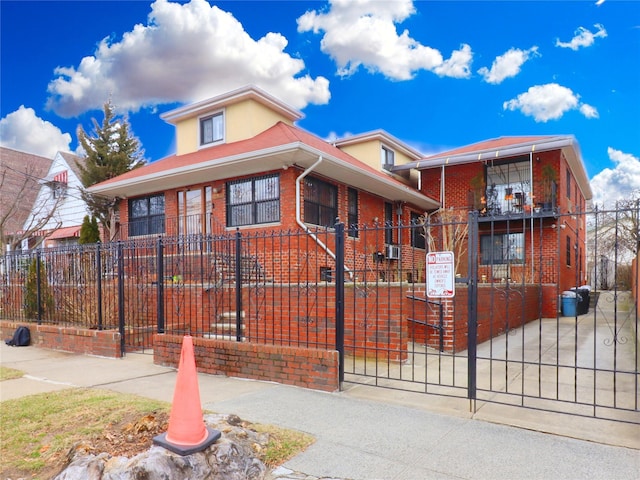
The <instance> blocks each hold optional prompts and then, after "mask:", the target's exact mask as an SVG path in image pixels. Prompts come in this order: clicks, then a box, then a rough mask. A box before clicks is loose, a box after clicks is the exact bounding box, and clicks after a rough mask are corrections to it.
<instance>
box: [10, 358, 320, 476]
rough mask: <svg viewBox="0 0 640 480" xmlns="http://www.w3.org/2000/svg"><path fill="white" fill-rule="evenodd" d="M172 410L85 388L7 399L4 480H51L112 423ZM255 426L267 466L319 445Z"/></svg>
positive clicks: (307, 438) (140, 399) (287, 432)
mask: <svg viewBox="0 0 640 480" xmlns="http://www.w3.org/2000/svg"><path fill="white" fill-rule="evenodd" d="M5 370H6V372H5ZM10 370H11V369H5V368H2V370H1V371H0V372H1V373H2V375H3V378H5V377H4V375H9V374H12V372H10ZM170 409H171V405H170V404H169V403H166V402H160V401H156V400H150V399H146V398H143V397H139V396H135V395H126V394H121V393H117V392H111V391H107V390H98V389H81V388H75V389H65V390H60V391H56V392H50V393H43V394H38V395H30V396H27V397H23V398H19V399H14V400H6V401H4V402H2V404H1V408H0V425H2V428H1V430H0V472H2V478H3V479H4V478H19V476H21V477H30V478H32V479H34V478H35V479H37V478H51V476H52V475H55V473H57V472H58V471H59V469H60V468H62V467H63V466H64V464H65V458H66V455H67V453H68V452H69V450H70V449H71V447H72V446H74V445H75V444H76V443H82V442H86V443H91V439H92V438H96V437H100V436H101V434H103V433H104V431H105V429H106V428H107V426H109V425H117V424H119V423H121V422H123V421H126V422H130V421H131V420H132V419H139V418H141V417H144V416H145V415H148V414H149V413H151V412H164V413H168V412H169V411H170ZM251 428H254V429H255V430H257V431H259V432H262V433H268V435H269V443H268V445H267V448H266V449H265V450H264V451H262V452H260V458H261V460H262V461H263V462H264V463H265V464H266V465H267V466H268V467H275V466H278V465H281V464H282V463H284V462H285V461H287V460H288V459H289V458H291V457H293V456H295V455H296V454H297V453H300V452H301V451H303V450H304V449H306V448H307V447H308V446H309V445H311V444H312V443H313V441H314V439H313V437H311V436H310V435H307V434H304V433H300V432H296V431H292V430H287V429H283V428H279V427H275V426H271V425H259V424H252V425H251Z"/></svg>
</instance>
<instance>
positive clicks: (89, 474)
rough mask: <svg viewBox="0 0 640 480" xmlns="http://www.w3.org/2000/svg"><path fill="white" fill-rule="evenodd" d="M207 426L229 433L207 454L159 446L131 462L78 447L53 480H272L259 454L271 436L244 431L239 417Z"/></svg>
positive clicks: (217, 419)
mask: <svg viewBox="0 0 640 480" xmlns="http://www.w3.org/2000/svg"><path fill="white" fill-rule="evenodd" d="M228 420H230V422H229V421H228ZM205 421H206V422H207V423H208V424H209V425H210V426H211V427H212V428H215V429H217V430H220V431H223V432H225V433H224V434H223V436H222V437H221V438H220V439H219V440H218V441H217V442H216V443H214V444H213V445H211V446H210V447H209V448H207V449H205V450H204V451H202V452H197V453H194V454H192V455H185V456H181V455H178V454H176V453H173V452H170V451H169V450H166V449H164V448H162V447H160V446H156V445H154V446H152V447H151V448H149V450H147V451H145V452H143V453H141V454H139V455H136V456H135V457H132V458H130V459H129V458H126V457H111V456H110V455H108V454H106V453H101V454H99V455H95V454H94V453H92V449H91V448H90V446H88V445H84V444H83V445H82V446H81V447H80V446H78V445H75V446H74V447H73V448H72V449H71V451H70V452H69V455H68V458H69V462H70V463H69V464H68V466H67V467H66V468H65V469H64V470H63V471H62V472H60V474H58V475H57V476H56V477H55V478H54V480H142V479H144V480H168V479H171V480H188V479H189V480H190V479H195V478H197V479H199V480H264V479H265V478H266V477H267V473H268V469H267V467H266V466H265V465H264V463H262V461H260V459H259V458H257V457H256V455H255V452H254V450H255V449H256V448H255V445H266V442H267V440H268V437H267V436H266V435H263V434H258V433H257V432H255V431H253V430H251V429H247V428H244V427H241V426H240V425H245V422H242V421H241V420H240V419H239V418H238V417H237V416H235V415H234V416H230V417H224V416H220V415H217V416H216V415H207V416H206V417H205ZM261 448H262V447H261Z"/></svg>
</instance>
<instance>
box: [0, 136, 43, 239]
mask: <svg viewBox="0 0 640 480" xmlns="http://www.w3.org/2000/svg"><path fill="white" fill-rule="evenodd" d="M51 163H52V161H51V159H50V158H45V157H41V156H39V155H33V154H31V153H26V152H21V151H18V150H14V149H11V148H6V147H0V243H2V250H3V251H5V250H13V249H14V247H19V246H20V244H21V243H22V242H21V240H22V238H23V237H28V236H29V235H30V232H32V231H35V230H37V229H38V228H39V225H38V223H37V222H33V223H29V222H27V219H29V218H31V219H33V217H32V207H33V205H34V204H35V201H36V197H37V196H38V192H39V190H40V185H39V183H38V182H39V180H40V179H41V178H43V177H45V176H46V175H47V172H48V171H49V169H50V167H51ZM25 230H26V231H25Z"/></svg>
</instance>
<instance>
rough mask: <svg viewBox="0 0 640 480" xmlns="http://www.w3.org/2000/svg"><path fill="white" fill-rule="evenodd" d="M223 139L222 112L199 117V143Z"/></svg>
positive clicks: (207, 143) (205, 143)
mask: <svg viewBox="0 0 640 480" xmlns="http://www.w3.org/2000/svg"><path fill="white" fill-rule="evenodd" d="M223 140H224V115H223V114H222V112H220V113H216V114H215V115H211V116H209V117H204V118H201V119H200V145H209V144H211V143H219V142H222V141H223Z"/></svg>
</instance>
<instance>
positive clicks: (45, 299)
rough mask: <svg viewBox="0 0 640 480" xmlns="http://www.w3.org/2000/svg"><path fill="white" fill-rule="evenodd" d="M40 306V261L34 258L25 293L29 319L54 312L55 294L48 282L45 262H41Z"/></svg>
mask: <svg viewBox="0 0 640 480" xmlns="http://www.w3.org/2000/svg"><path fill="white" fill-rule="evenodd" d="M39 283H40V304H38V259H37V258H36V257H34V258H33V259H32V260H31V263H30V264H29V271H28V272H27V280H26V282H25V285H24V286H25V293H24V314H25V317H26V318H28V319H35V318H38V312H40V313H41V314H42V315H43V316H45V315H47V314H50V313H52V312H53V305H54V304H53V294H52V292H51V287H50V286H49V282H48V280H47V271H46V268H45V265H44V262H43V261H42V260H40V282H39Z"/></svg>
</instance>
